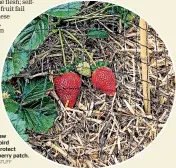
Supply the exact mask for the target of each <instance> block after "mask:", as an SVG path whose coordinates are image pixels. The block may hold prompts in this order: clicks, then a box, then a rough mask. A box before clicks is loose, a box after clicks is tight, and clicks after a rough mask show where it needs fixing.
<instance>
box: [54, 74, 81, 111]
mask: <svg viewBox="0 0 176 168" xmlns="http://www.w3.org/2000/svg"><path fill="white" fill-rule="evenodd" d="M54 86H55V90H56V93H57V95H58V96H59V98H60V100H61V101H62V103H63V104H64V105H66V104H67V103H68V104H67V106H68V107H70V108H72V107H73V106H74V105H75V103H76V99H77V96H78V94H79V91H80V87H81V79H80V77H79V75H78V74H76V73H74V72H67V73H64V74H63V75H61V76H57V77H55V78H54Z"/></svg>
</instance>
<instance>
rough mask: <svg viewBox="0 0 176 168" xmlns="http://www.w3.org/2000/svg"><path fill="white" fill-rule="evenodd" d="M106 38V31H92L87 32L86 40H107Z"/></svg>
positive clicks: (107, 35)
mask: <svg viewBox="0 0 176 168" xmlns="http://www.w3.org/2000/svg"><path fill="white" fill-rule="evenodd" d="M108 37H109V34H108V32H107V31H106V30H97V29H92V30H90V31H89V32H88V38H96V39H102V38H108Z"/></svg>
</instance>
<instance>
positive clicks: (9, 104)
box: [4, 98, 19, 113]
mask: <svg viewBox="0 0 176 168" xmlns="http://www.w3.org/2000/svg"><path fill="white" fill-rule="evenodd" d="M4 104H5V108H6V111H8V112H13V113H16V112H17V111H18V108H19V104H18V103H17V102H16V101H14V100H13V99H9V98H8V99H5V100H4Z"/></svg>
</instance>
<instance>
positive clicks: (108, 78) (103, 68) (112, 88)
mask: <svg viewBox="0 0 176 168" xmlns="http://www.w3.org/2000/svg"><path fill="white" fill-rule="evenodd" d="M108 64H109V63H108V62H102V61H99V62H97V64H96V66H95V65H93V66H91V68H92V70H93V69H94V72H93V74H92V84H93V86H94V87H95V88H96V89H98V90H100V91H102V92H103V93H105V94H107V95H108V96H114V94H115V92H116V79H115V75H114V73H113V71H112V70H111V69H110V68H108V67H107V66H108Z"/></svg>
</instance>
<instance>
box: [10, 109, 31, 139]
mask: <svg viewBox="0 0 176 168" xmlns="http://www.w3.org/2000/svg"><path fill="white" fill-rule="evenodd" d="M7 114H8V117H9V119H10V121H11V123H12V125H13V127H14V128H15V130H16V131H17V133H18V134H19V135H20V137H21V138H22V139H23V140H24V141H27V140H28V137H29V135H28V134H26V133H25V131H26V123H25V121H23V120H22V119H21V118H20V116H19V114H14V113H9V112H8V113H7Z"/></svg>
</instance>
